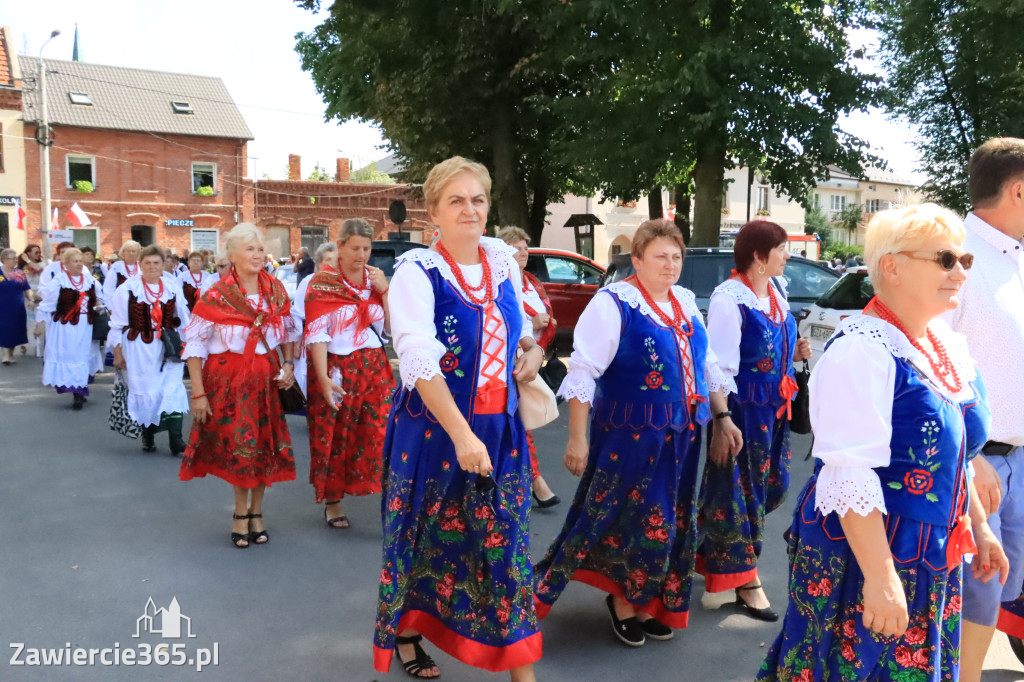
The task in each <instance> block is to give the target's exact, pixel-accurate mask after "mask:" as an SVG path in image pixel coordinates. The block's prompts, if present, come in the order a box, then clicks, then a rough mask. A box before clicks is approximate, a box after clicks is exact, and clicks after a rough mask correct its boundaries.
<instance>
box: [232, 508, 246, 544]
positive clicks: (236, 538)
mask: <svg viewBox="0 0 1024 682" xmlns="http://www.w3.org/2000/svg"><path fill="white" fill-rule="evenodd" d="M231 517H232V518H233V519H234V520H235V521H247V520H248V519H249V515H248V514H241V515H239V514H232V515H231ZM239 542H244V543H245V544H244V545H240V544H238V543H239ZM231 544H232V545H233V546H234V547H235V548H236V549H245V548H246V547H248V546H249V533H248V532H246V533H235V532H233V531H232V533H231Z"/></svg>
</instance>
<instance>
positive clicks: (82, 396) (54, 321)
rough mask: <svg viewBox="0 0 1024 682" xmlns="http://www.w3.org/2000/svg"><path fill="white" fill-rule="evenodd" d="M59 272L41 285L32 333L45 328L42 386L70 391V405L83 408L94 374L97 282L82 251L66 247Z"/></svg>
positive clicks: (98, 302) (39, 332) (37, 332)
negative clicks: (94, 324)
mask: <svg viewBox="0 0 1024 682" xmlns="http://www.w3.org/2000/svg"><path fill="white" fill-rule="evenodd" d="M60 265H61V267H60V270H59V271H58V274H57V275H56V276H55V277H54V278H53V279H51V280H50V281H49V282H45V283H44V284H43V286H42V291H41V292H40V293H41V294H42V297H43V300H42V303H40V304H39V307H38V308H37V309H36V328H35V335H36V337H39V336H40V335H42V333H43V328H44V325H45V328H46V351H45V360H44V362H43V385H44V386H53V387H54V388H56V389H57V393H71V394H72V404H71V407H72V408H73V409H75V410H80V409H82V406H83V405H85V400H86V397H88V395H89V384H91V383H92V380H93V375H94V374H95V370H94V366H93V348H92V325H93V322H95V321H96V315H97V310H98V308H99V307H100V305H101V303H100V301H101V299H100V296H99V284H98V283H97V282H96V280H95V279H94V278H93V276H92V275H91V274H89V273H88V272H86V271H85V268H84V266H83V264H82V252H81V251H79V250H78V249H76V248H74V247H67V248H65V249H64V251H63V252H62V253H61V263H60Z"/></svg>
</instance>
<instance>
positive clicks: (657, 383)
mask: <svg viewBox="0 0 1024 682" xmlns="http://www.w3.org/2000/svg"><path fill="white" fill-rule="evenodd" d="M644 348H646V349H647V357H646V358H645V359H644V363H645V364H646V365H647V366H648V367H650V369H651V371H649V372H648V373H647V376H645V377H644V385H643V386H641V387H640V390H641V391H646V390H648V389H649V390H652V391H656V390H658V389H659V388H660V389H661V390H663V391H668V390H670V389H669V387H668V386H666V385H665V377H664V376H663V375H662V371H663V370H664V369H665V363H663V362H658V352H657V350H656V349H655V347H654V339H652V338H651V337H649V336H648V337H647V338H646V339H644Z"/></svg>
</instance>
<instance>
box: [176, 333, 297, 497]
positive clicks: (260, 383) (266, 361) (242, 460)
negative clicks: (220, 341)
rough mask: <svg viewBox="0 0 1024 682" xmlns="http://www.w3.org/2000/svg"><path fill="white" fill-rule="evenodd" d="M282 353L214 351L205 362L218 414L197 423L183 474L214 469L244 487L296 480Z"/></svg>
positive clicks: (183, 477) (207, 385)
mask: <svg viewBox="0 0 1024 682" xmlns="http://www.w3.org/2000/svg"><path fill="white" fill-rule="evenodd" d="M279 371H280V370H279V367H278V362H277V355H276V353H275V354H271V357H267V356H266V355H259V354H257V355H256V356H255V357H254V359H253V361H252V364H251V365H250V364H249V363H248V362H246V360H245V358H244V356H242V355H241V354H239V353H219V354H217V355H211V356H210V357H208V358H207V359H206V362H205V363H203V388H205V389H206V398H207V400H209V401H210V410H211V411H212V412H213V415H212V416H211V417H210V418H209V419H207V420H206V423H205V424H199V423H198V422H195V421H193V422H192V435H191V437H190V438H189V443H188V449H186V450H185V456H184V458H183V459H182V461H181V470H180V471H179V472H178V478H180V479H181V480H183V481H190V480H192V479H193V478H202V477H204V476H206V475H207V474H213V475H214V476H216V477H217V478H222V479H224V480H225V481H227V482H228V483H230V484H231V485H233V486H236V487H238V488H255V487H257V486H260V485H270V484H272V483H277V482H279V481H294V480H295V458H294V457H293V456H292V439H291V436H289V435H288V424H287V423H286V422H285V420H284V413H283V412H282V411H281V401H280V398H278V395H277V381H275V377H276V376H277V373H278V372H279Z"/></svg>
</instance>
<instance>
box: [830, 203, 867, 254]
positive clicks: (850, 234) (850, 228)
mask: <svg viewBox="0 0 1024 682" xmlns="http://www.w3.org/2000/svg"><path fill="white" fill-rule="evenodd" d="M863 217H864V211H863V209H862V208H861V205H860V204H847V205H846V206H845V207H844V208H843V210H842V211H840V212H839V215H837V216H836V217H835V218H834V219H833V221H832V224H833V225H835V227H836V229H841V230H846V235H847V243H848V244H851V245H852V244H853V242H854V241H855V240H854V235H855V234H856V232H857V227H858V226H859V225H860V221H861V220H862V219H863Z"/></svg>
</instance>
